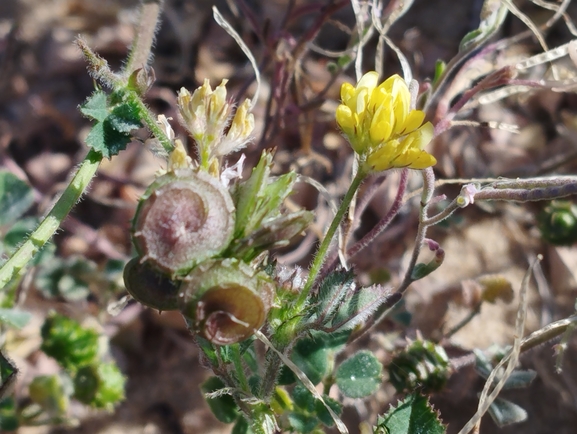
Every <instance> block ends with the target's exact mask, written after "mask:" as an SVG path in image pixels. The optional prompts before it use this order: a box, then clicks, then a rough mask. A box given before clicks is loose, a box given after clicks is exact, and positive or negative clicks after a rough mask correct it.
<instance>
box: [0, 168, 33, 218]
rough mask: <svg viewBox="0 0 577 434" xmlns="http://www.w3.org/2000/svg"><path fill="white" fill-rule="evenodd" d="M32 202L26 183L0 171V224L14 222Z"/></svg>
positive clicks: (31, 194) (31, 195) (30, 190)
mask: <svg viewBox="0 0 577 434" xmlns="http://www.w3.org/2000/svg"><path fill="white" fill-rule="evenodd" d="M33 203H34V194H33V193H32V189H31V188H30V186H29V185H28V184H26V183H25V182H23V181H21V180H20V179H18V178H17V177H16V176H15V175H13V174H12V173H10V172H6V171H0V226H4V225H8V224H12V223H15V222H16V221H17V220H18V219H19V218H20V217H21V216H22V214H24V213H25V212H26V211H27V210H28V209H29V208H30V207H31V206H32V204H33Z"/></svg>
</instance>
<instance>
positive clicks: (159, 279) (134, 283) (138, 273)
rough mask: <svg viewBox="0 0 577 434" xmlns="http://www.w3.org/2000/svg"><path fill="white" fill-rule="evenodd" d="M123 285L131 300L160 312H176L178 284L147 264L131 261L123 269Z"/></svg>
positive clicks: (136, 259) (136, 260)
mask: <svg viewBox="0 0 577 434" xmlns="http://www.w3.org/2000/svg"><path fill="white" fill-rule="evenodd" d="M124 285H125V286H126V290H127V291H128V293H129V294H130V295H132V298H134V299H135V300H136V301H139V302H140V303H142V304H144V305H145V306H148V307H151V308H153V309H158V310H160V311H165V310H178V299H177V296H178V284H177V283H176V282H173V281H172V280H170V278H169V277H168V276H166V275H164V274H162V273H159V272H158V271H156V270H155V269H154V268H152V266H151V265H150V264H149V263H148V262H143V263H141V262H140V260H139V258H133V259H131V260H130V261H129V262H128V264H126V266H125V267H124Z"/></svg>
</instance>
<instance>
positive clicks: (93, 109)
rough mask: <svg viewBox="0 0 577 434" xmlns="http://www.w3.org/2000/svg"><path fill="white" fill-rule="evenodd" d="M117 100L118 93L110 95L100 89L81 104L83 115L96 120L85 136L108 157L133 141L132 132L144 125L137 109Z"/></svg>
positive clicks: (88, 143)
mask: <svg viewBox="0 0 577 434" xmlns="http://www.w3.org/2000/svg"><path fill="white" fill-rule="evenodd" d="M112 100H114V102H112ZM118 100H119V95H114V97H113V98H109V97H108V95H106V93H104V92H102V91H97V92H95V93H93V94H92V95H91V96H90V97H88V99H87V100H86V102H85V103H84V104H83V105H81V106H80V112H81V113H82V114H83V115H85V116H86V117H88V118H90V119H93V120H94V121H96V123H95V124H94V126H93V127H92V129H91V130H90V132H89V133H88V136H87V137H86V144H87V145H88V146H90V147H91V148H93V149H94V150H96V151H98V152H100V153H101V154H102V155H103V156H104V157H106V158H110V157H112V156H113V155H116V154H118V153H119V152H120V151H122V150H124V149H125V148H126V145H127V144H128V143H130V141H131V140H132V137H131V135H130V132H131V131H132V130H134V129H137V128H140V126H141V125H142V123H141V121H140V116H139V110H138V108H137V107H136V106H134V105H133V104H131V103H129V102H122V101H120V102H118Z"/></svg>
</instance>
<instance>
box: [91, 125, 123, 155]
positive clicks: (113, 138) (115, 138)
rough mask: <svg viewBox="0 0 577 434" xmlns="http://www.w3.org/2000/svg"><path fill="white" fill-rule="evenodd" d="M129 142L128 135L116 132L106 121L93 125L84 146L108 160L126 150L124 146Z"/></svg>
mask: <svg viewBox="0 0 577 434" xmlns="http://www.w3.org/2000/svg"><path fill="white" fill-rule="evenodd" d="M131 140H132V138H131V136H130V135H129V134H126V133H121V132H119V131H116V130H115V129H114V127H113V126H112V125H111V124H110V122H107V121H104V122H99V123H97V124H96V125H94V126H93V127H92V129H91V130H90V132H89V133H88V136H86V144H87V145H88V146H90V147H91V148H92V149H94V150H95V151H98V152H100V153H101V154H102V156H103V157H105V158H110V157H112V156H114V155H117V154H118V153H119V152H120V151H123V150H124V149H126V145H128V143H130V141H131Z"/></svg>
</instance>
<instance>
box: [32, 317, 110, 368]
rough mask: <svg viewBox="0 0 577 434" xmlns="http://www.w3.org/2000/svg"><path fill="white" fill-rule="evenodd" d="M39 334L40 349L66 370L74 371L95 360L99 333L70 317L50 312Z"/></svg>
mask: <svg viewBox="0 0 577 434" xmlns="http://www.w3.org/2000/svg"><path fill="white" fill-rule="evenodd" d="M41 335H42V345H41V347H40V349H41V350H42V351H44V352H45V353H46V354H47V355H49V356H50V357H53V358H55V359H56V361H57V362H58V363H59V364H60V365H61V366H63V367H64V368H65V369H67V370H70V371H72V372H76V371H77V370H78V369H79V368H80V367H82V366H85V365H91V364H94V363H95V362H96V361H97V357H98V338H99V334H98V333H97V332H96V331H95V330H92V329H88V328H83V327H82V326H81V325H80V324H79V323H77V322H76V321H74V320H72V319H70V318H67V317H65V316H63V315H59V314H54V313H53V314H51V315H50V316H49V317H48V318H47V319H46V321H45V322H44V325H43V326H42V329H41Z"/></svg>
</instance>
